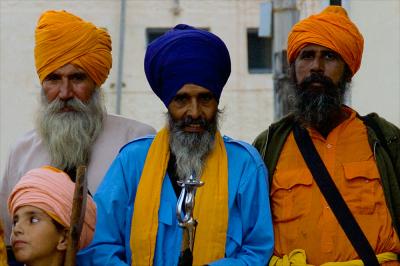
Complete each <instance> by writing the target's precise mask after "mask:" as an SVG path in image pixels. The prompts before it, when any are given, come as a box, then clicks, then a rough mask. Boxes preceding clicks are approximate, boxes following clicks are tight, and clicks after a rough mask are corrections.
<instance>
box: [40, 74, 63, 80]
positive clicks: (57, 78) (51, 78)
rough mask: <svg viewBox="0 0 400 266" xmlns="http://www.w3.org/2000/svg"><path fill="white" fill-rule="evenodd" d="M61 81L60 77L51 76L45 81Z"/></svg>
mask: <svg viewBox="0 0 400 266" xmlns="http://www.w3.org/2000/svg"><path fill="white" fill-rule="evenodd" d="M59 79H60V77H59V76H58V75H55V74H50V75H48V76H47V77H46V78H45V79H44V80H45V81H55V80H59Z"/></svg>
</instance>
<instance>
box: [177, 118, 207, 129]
mask: <svg viewBox="0 0 400 266" xmlns="http://www.w3.org/2000/svg"><path fill="white" fill-rule="evenodd" d="M207 124H208V123H207V120H206V119H204V118H198V119H193V118H192V117H191V116H187V117H185V119H184V120H183V121H182V124H181V126H183V127H186V126H190V125H199V126H201V127H205V126H207Z"/></svg>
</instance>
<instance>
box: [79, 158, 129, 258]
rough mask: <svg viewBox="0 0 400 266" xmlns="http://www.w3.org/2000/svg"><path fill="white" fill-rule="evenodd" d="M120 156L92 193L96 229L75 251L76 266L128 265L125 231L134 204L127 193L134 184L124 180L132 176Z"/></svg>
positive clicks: (127, 240)
mask: <svg viewBox="0 0 400 266" xmlns="http://www.w3.org/2000/svg"><path fill="white" fill-rule="evenodd" d="M121 157H122V156H121V154H119V155H118V156H117V158H116V159H115V160H114V162H113V163H112V165H111V167H110V168H109V170H108V172H107V173H106V175H105V177H104V179H103V181H102V183H101V185H100V187H99V189H98V190H97V192H96V194H95V196H94V200H95V202H96V206H97V222H96V229H95V233H94V237H93V240H92V242H91V243H90V244H89V246H88V247H86V248H85V249H83V250H81V251H80V252H79V253H78V255H77V262H78V265H84V266H89V265H130V260H131V258H130V255H129V254H130V249H129V236H130V230H129V232H127V228H128V227H129V226H130V222H129V221H130V218H129V217H131V216H132V211H133V207H132V206H133V203H132V202H131V200H132V199H131V198H132V196H131V195H130V194H131V193H129V192H130V191H131V189H128V188H131V186H133V184H130V183H131V182H132V181H130V182H128V181H129V179H127V178H131V176H128V173H130V175H132V172H130V169H129V168H130V166H129V164H128V166H127V167H125V168H124V160H123V158H121ZM127 180H128V181H127ZM127 182H128V183H129V184H127ZM132 189H134V191H136V189H135V188H132ZM129 215H130V216H129ZM127 223H129V224H127ZM126 238H127V239H126ZM127 243H128V244H127ZM127 245H128V246H127ZM127 249H129V250H127Z"/></svg>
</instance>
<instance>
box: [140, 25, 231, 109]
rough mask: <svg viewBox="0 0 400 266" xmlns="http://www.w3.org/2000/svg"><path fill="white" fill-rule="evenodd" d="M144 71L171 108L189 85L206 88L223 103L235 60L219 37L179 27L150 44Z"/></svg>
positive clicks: (156, 92) (157, 92) (150, 82)
mask: <svg viewBox="0 0 400 266" xmlns="http://www.w3.org/2000/svg"><path fill="white" fill-rule="evenodd" d="M144 69H145V73H146V77H147V80H148V82H149V84H150V86H151V88H152V89H153V91H154V93H155V94H156V95H157V96H158V97H159V98H160V99H161V100H162V101H163V103H164V104H165V106H166V107H168V105H169V103H170V102H171V100H172V99H173V98H174V96H175V95H176V93H177V92H178V91H179V90H180V89H181V88H182V87H183V86H184V85H185V84H195V85H198V86H202V87H204V88H206V89H208V90H210V91H211V92H212V93H213V95H214V96H215V98H216V99H217V101H219V98H220V96H221V92H222V89H223V87H224V86H225V84H226V82H227V80H228V78H229V75H230V73H231V61H230V57H229V52H228V49H227V48H226V46H225V44H224V42H223V41H222V40H221V39H220V38H219V37H217V36H216V35H214V34H212V33H210V32H208V31H205V30H200V29H196V28H193V27H191V26H188V25H184V24H179V25H177V26H175V27H174V28H173V29H171V30H169V31H168V32H166V33H165V34H164V35H162V36H161V37H159V38H157V39H156V40H154V41H153V42H151V43H150V44H149V46H148V48H147V51H146V56H145V59H144Z"/></svg>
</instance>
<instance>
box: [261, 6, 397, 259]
mask: <svg viewBox="0 0 400 266" xmlns="http://www.w3.org/2000/svg"><path fill="white" fill-rule="evenodd" d="M362 52H363V36H362V35H361V33H360V32H359V30H358V29H357V27H356V25H355V24H354V23H353V22H352V21H351V20H350V18H349V17H348V15H347V13H346V11H345V10H344V9H343V8H342V7H340V6H330V7H327V8H326V9H325V10H323V11H322V12H321V13H319V14H316V15H312V16H310V17H308V18H306V19H304V20H302V21H300V22H298V23H297V24H296V25H294V27H293V28H292V30H291V32H290V33H289V36H288V47H287V58H288V62H289V64H290V74H291V79H292V84H293V89H294V95H295V97H294V99H295V104H294V109H293V112H292V113H291V114H289V115H288V116H286V117H284V118H283V119H281V120H280V121H278V122H276V123H274V124H272V125H271V126H270V127H269V128H268V130H266V131H264V132H262V133H261V134H260V135H259V136H258V137H257V138H256V140H255V141H254V145H255V147H256V148H257V149H258V151H259V152H260V153H261V155H262V157H263V158H264V161H265V163H266V165H267V168H268V170H269V172H270V174H271V177H272V178H271V190H270V196H271V208H272V213H273V225H274V233H275V234H274V235H275V248H274V256H273V257H272V258H271V260H270V264H269V265H282V266H286V265H287V266H289V265H379V264H382V265H389V264H390V265H400V264H399V262H398V261H397V254H399V253H400V241H399V232H400V231H399V230H400V149H399V147H400V143H399V142H400V130H399V129H398V128H397V127H395V126H394V125H392V124H391V123H389V122H387V121H386V120H384V119H383V118H380V117H379V116H378V115H377V114H370V115H368V116H365V117H362V116H360V115H358V114H357V112H356V111H354V110H353V109H352V108H350V107H348V106H346V105H344V104H343V100H344V96H345V93H346V91H347V90H348V86H349V84H350V82H351V79H352V77H353V75H355V74H356V72H357V70H358V69H359V68H360V64H361V58H362ZM353 217H354V218H353ZM329 262H337V263H338V264H330V263H329ZM325 263H326V264H325ZM363 263H364V264H363Z"/></svg>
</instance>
